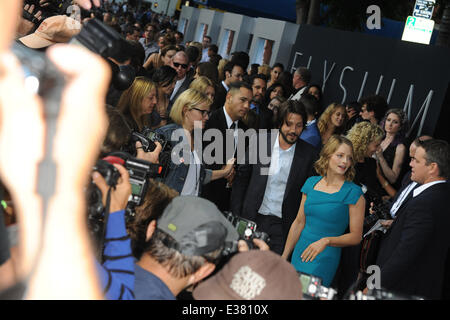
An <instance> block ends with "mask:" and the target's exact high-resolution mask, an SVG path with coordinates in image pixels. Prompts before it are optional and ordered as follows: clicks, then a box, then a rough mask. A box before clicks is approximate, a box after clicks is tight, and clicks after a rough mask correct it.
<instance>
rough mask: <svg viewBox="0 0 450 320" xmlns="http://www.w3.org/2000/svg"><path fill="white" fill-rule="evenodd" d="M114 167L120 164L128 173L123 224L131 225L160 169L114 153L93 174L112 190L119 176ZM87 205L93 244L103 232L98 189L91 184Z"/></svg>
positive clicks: (123, 154) (146, 162) (103, 224)
mask: <svg viewBox="0 0 450 320" xmlns="http://www.w3.org/2000/svg"><path fill="white" fill-rule="evenodd" d="M113 163H117V164H120V165H122V166H124V167H125V169H127V171H128V174H129V181H130V184H131V196H130V198H129V200H128V204H127V207H126V209H125V210H126V220H127V222H130V221H132V220H133V219H134V216H135V212H134V209H135V208H136V207H137V206H139V205H141V204H142V202H143V199H144V198H145V195H146V193H147V190H148V183H149V182H148V179H151V178H157V177H159V176H160V175H161V172H162V166H161V165H158V164H153V163H150V162H148V161H145V160H140V159H136V158H134V157H132V156H131V155H130V154H127V153H125V152H113V153H111V154H109V155H108V156H107V157H105V158H103V159H101V160H98V161H97V163H96V164H95V166H94V167H93V171H98V172H99V173H100V174H101V175H102V176H103V177H104V178H105V180H106V183H107V184H108V185H109V186H110V187H111V188H115V186H116V185H117V182H118V180H119V178H120V173H119V171H118V170H117V169H116V167H114V166H113ZM86 193H87V203H88V226H89V230H90V231H91V234H92V235H93V237H94V240H98V241H100V240H101V237H102V236H103V230H104V228H105V219H104V211H105V207H104V205H103V201H102V193H101V191H100V189H98V187H97V186H96V185H95V184H94V183H93V182H91V184H90V185H89V187H88V189H87V192H86Z"/></svg>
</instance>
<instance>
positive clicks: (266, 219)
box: [255, 214, 284, 255]
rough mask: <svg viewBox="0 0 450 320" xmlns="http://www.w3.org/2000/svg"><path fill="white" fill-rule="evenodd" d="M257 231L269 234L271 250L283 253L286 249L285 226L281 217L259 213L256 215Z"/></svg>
mask: <svg viewBox="0 0 450 320" xmlns="http://www.w3.org/2000/svg"><path fill="white" fill-rule="evenodd" d="M255 223H256V231H260V232H261V231H262V232H265V233H267V234H268V235H269V238H270V241H269V243H268V245H269V247H270V250H271V251H273V252H275V253H277V254H279V255H281V254H282V253H283V249H284V239H283V228H282V224H281V218H278V217H275V216H270V215H269V216H266V215H263V214H258V215H257V216H256V221H255Z"/></svg>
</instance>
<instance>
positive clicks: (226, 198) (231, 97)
mask: <svg viewBox="0 0 450 320" xmlns="http://www.w3.org/2000/svg"><path fill="white" fill-rule="evenodd" d="M251 99H252V89H251V87H250V85H249V84H247V83H244V82H233V83H230V85H229V90H228V93H227V95H226V101H225V105H224V107H222V108H220V109H218V110H215V111H213V112H212V114H211V116H210V117H209V120H208V121H207V122H206V125H205V133H206V134H207V133H208V130H210V129H217V130H219V131H220V134H221V136H222V138H223V139H222V143H221V144H220V146H219V147H221V149H222V150H220V151H221V152H222V157H221V159H218V161H217V160H215V161H214V162H212V163H211V162H210V161H208V159H206V158H207V156H208V155H206V154H205V153H206V152H205V151H207V149H206V148H207V147H208V145H209V144H213V143H217V142H215V139H212V141H211V142H210V143H204V146H203V150H204V154H203V159H204V162H205V164H206V168H207V169H211V170H217V169H221V168H222V166H223V165H224V164H226V162H227V161H228V160H229V159H231V158H233V157H235V156H236V150H237V146H238V143H242V142H243V141H239V140H238V139H239V136H238V132H239V131H238V130H239V129H241V130H244V131H246V130H247V129H248V127H247V126H246V125H245V124H244V123H243V122H242V118H243V117H244V116H245V115H246V114H247V112H248V110H249V107H250V101H251ZM227 130H228V133H229V135H228V136H229V137H234V142H233V141H232V142H233V143H232V144H229V145H231V146H232V148H231V150H229V149H230V148H228V150H227V143H226V137H227ZM231 130H233V131H231ZM244 143H245V142H244ZM243 149H245V148H243ZM213 151H216V150H213ZM217 151H219V150H217ZM211 156H212V158H216V152H212V154H211ZM229 182H231V181H227V180H226V179H224V178H222V179H217V180H214V181H212V182H211V183H209V184H208V185H207V186H206V187H205V188H204V189H203V194H202V196H203V197H205V198H206V199H208V200H210V201H212V202H214V203H215V204H216V205H217V206H218V208H219V209H220V210H222V211H226V210H229V205H230V195H231V189H230V188H229V185H228V187H227V184H228V183H229Z"/></svg>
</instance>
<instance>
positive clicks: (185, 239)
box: [128, 182, 269, 300]
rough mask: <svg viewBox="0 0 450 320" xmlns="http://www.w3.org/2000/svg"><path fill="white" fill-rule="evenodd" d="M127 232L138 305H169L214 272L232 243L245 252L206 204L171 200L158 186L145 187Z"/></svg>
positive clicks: (244, 246) (232, 231) (187, 199)
mask: <svg viewBox="0 0 450 320" xmlns="http://www.w3.org/2000/svg"><path fill="white" fill-rule="evenodd" d="M150 194H151V195H152V196H149V195H150ZM128 232H129V234H130V236H131V238H132V248H133V254H134V256H135V257H136V259H137V262H136V266H135V275H136V280H135V297H136V299H138V300H175V297H176V296H177V295H178V294H179V293H180V292H182V291H183V290H184V289H186V288H189V287H191V286H192V285H194V284H196V283H198V282H200V281H201V280H202V279H204V278H206V277H207V276H208V275H210V274H211V273H212V272H213V271H214V270H215V268H216V266H217V265H218V263H219V262H220V259H221V257H222V256H223V255H224V254H225V253H224V252H225V248H226V247H227V246H228V245H230V244H232V243H237V247H236V249H237V251H239V252H244V251H249V248H248V246H247V244H246V242H245V241H242V240H239V241H237V240H238V233H237V231H236V229H235V228H234V227H233V226H232V224H231V223H230V222H229V221H228V220H226V219H225V217H224V216H223V214H222V213H221V212H220V211H219V210H218V209H217V207H216V206H215V205H214V204H213V203H212V202H210V201H208V200H205V199H202V198H198V197H192V196H177V192H176V191H174V190H173V189H171V188H169V187H167V186H165V185H164V184H161V183H160V182H153V183H152V184H151V186H150V187H149V192H148V193H147V197H146V199H145V201H144V204H143V205H142V206H141V207H138V208H137V209H136V218H135V220H134V222H133V223H132V224H131V225H129V228H128ZM253 243H254V244H255V245H256V247H258V248H260V249H261V250H265V251H267V250H268V249H269V247H268V246H267V244H265V243H264V241H262V240H259V239H254V240H253ZM230 253H233V252H230Z"/></svg>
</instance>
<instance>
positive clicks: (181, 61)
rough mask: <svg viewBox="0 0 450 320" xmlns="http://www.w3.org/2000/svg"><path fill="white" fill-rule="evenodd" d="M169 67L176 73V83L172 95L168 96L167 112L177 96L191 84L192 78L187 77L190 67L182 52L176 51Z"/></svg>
mask: <svg viewBox="0 0 450 320" xmlns="http://www.w3.org/2000/svg"><path fill="white" fill-rule="evenodd" d="M170 66H171V67H172V68H174V69H175V70H176V71H177V77H176V80H177V82H176V83H175V88H174V89H173V92H172V95H171V96H170V103H169V112H170V109H171V108H172V105H173V104H174V102H175V100H177V98H178V96H179V95H180V94H182V93H183V92H184V91H185V90H186V89H188V88H189V85H190V84H191V82H192V77H188V76H187V71H188V69H189V67H190V65H189V58H188V56H187V54H186V53H185V52H184V51H178V52H177V53H176V54H175V55H174V56H173V57H172V60H171V62H170Z"/></svg>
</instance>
